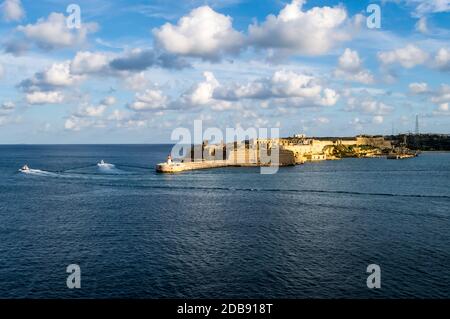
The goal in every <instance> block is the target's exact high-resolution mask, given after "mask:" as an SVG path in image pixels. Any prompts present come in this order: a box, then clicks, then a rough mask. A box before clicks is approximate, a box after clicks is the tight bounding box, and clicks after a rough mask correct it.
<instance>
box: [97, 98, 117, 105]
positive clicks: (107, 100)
mask: <svg viewBox="0 0 450 319" xmlns="http://www.w3.org/2000/svg"><path fill="white" fill-rule="evenodd" d="M116 103H117V99H116V98H115V97H114V96H107V97H105V98H104V99H103V100H102V101H101V102H100V104H102V105H106V106H111V105H114V104H116Z"/></svg>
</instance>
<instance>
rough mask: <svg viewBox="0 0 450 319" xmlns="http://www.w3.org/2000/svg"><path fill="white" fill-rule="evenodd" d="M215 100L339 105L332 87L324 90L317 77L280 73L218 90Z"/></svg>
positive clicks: (337, 97)
mask: <svg viewBox="0 0 450 319" xmlns="http://www.w3.org/2000/svg"><path fill="white" fill-rule="evenodd" d="M214 98H216V99H222V100H229V101H235V100H241V99H259V100H267V99H287V100H288V101H286V102H288V104H289V105H296V106H301V105H316V106H332V105H334V104H336V103H337V101H338V99H339V95H338V94H337V93H336V91H334V90H332V89H330V88H323V87H322V86H321V85H320V83H319V80H318V79H317V78H315V77H313V76H310V75H306V74H302V73H297V72H294V71H287V70H279V71H276V72H274V73H273V75H272V76H271V77H270V78H262V79H257V80H255V81H252V82H249V83H246V84H232V85H229V86H221V87H218V88H217V90H216V91H215V92H214Z"/></svg>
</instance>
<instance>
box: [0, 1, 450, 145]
mask: <svg viewBox="0 0 450 319" xmlns="http://www.w3.org/2000/svg"><path fill="white" fill-rule="evenodd" d="M72 3H74V4H76V5H78V6H79V8H80V13H81V24H80V28H69V27H68V25H67V17H68V16H69V13H67V12H66V9H67V7H68V5H70V4H72ZM369 4H377V5H379V8H380V10H381V11H380V13H381V25H380V28H379V29H371V28H368V27H367V23H366V21H367V17H368V16H370V13H367V12H366V8H367V7H368V5H369ZM0 15H1V17H0V18H1V20H0V34H1V39H2V40H1V41H0V46H1V48H2V49H1V52H0V94H1V95H0V143H165V142H170V137H171V132H172V130H173V129H174V128H176V127H188V128H189V127H191V126H192V124H193V121H194V120H196V119H201V120H203V123H204V124H203V126H204V127H219V128H222V129H225V128H226V127H239V126H240V127H243V128H248V127H267V128H270V127H279V128H280V131H281V135H283V136H288V135H292V134H297V133H306V134H307V135H314V136H344V135H357V134H361V133H367V134H390V133H391V132H392V131H393V130H394V131H395V132H396V133H398V132H408V131H412V130H414V125H415V116H416V114H419V116H420V126H421V131H422V132H436V133H450V132H449V127H450V125H449V124H450V109H449V103H450V82H449V75H450V41H449V40H450V20H449V17H450V1H447V0H429V1H421V0H384V1H314V0H310V1H304V0H294V1H275V0H272V1H269V0H222V1H219V0H213V1H197V0H189V1H182V0H178V1H162V0H157V1H149V0H147V1H137V0H135V1H130V0H118V1H106V0H89V1H88V0H85V1H77V2H75V1H73V0H72V1H60V0H41V1H31V0H22V1H20V0H6V1H4V2H3V3H2V4H1V7H0Z"/></svg>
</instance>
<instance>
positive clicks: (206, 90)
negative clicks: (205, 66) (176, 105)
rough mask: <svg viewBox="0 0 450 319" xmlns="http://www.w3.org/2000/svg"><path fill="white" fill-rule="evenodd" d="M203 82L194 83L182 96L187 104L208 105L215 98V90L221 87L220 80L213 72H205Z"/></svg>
mask: <svg viewBox="0 0 450 319" xmlns="http://www.w3.org/2000/svg"><path fill="white" fill-rule="evenodd" d="M203 77H204V78H205V80H204V81H203V82H200V83H197V84H196V85H194V86H193V87H192V88H191V89H190V90H189V91H188V92H186V93H185V94H184V95H183V96H182V100H183V102H184V103H185V104H188V105H190V106H199V105H207V104H208V103H210V102H211V101H212V99H213V95H214V90H215V89H216V88H218V87H219V82H218V81H217V79H216V77H215V76H214V74H213V73H212V72H204V73H203Z"/></svg>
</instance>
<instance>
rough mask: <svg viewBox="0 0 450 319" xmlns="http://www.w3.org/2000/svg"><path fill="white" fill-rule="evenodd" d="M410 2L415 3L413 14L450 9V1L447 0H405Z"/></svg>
mask: <svg viewBox="0 0 450 319" xmlns="http://www.w3.org/2000/svg"><path fill="white" fill-rule="evenodd" d="M407 1H408V2H410V3H415V4H417V7H416V11H415V14H416V15H417V16H423V15H426V14H430V13H439V12H448V11H450V2H449V1H448V0H407Z"/></svg>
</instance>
